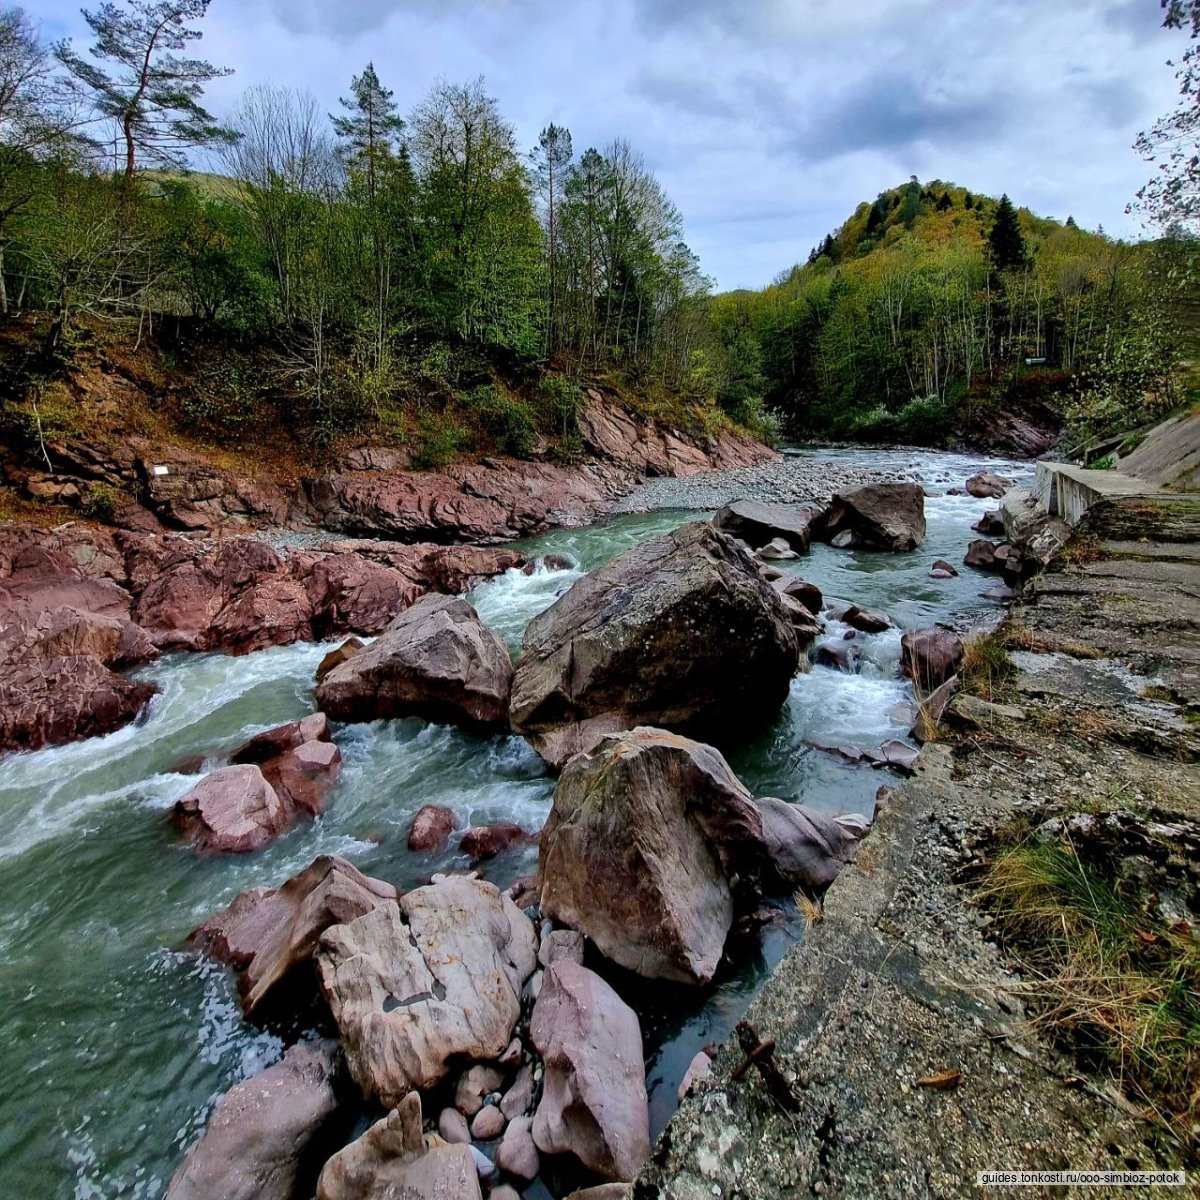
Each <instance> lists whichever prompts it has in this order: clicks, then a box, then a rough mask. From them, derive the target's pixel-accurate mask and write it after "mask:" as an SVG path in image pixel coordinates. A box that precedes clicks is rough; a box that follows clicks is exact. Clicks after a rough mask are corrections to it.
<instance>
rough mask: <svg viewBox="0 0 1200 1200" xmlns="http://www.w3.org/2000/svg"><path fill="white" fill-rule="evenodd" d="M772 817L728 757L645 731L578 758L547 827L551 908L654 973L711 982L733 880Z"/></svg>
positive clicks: (544, 855) (543, 884) (542, 871)
mask: <svg viewBox="0 0 1200 1200" xmlns="http://www.w3.org/2000/svg"><path fill="white" fill-rule="evenodd" d="M761 845H762V821H761V817H760V816H759V812H758V809H757V808H756V807H755V805H754V801H753V799H752V797H751V796H750V793H749V792H748V791H747V790H746V789H745V788H744V787H743V786H742V784H741V783H740V782H739V781H738V779H737V777H736V776H735V775H734V774H733V772H732V771H731V770H730V769H729V766H728V764H727V763H726V762H725V759H724V758H723V757H722V756H721V754H720V753H719V752H718V751H716V750H714V749H713V748H712V747H711V746H705V745H702V744H701V743H699V742H694V741H691V740H689V739H688V738H684V737H680V736H679V735H677V734H672V733H668V732H666V731H664V730H659V729H644V728H640V729H635V730H633V731H632V732H629V733H623V734H617V735H614V736H612V737H609V738H606V739H605V740H604V741H603V742H602V743H601V744H600V745H599V747H597V749H596V750H594V751H593V752H592V753H591V754H587V755H580V756H578V757H577V758H575V759H573V760H572V761H571V762H570V763H568V765H567V767H566V769H565V770H564V771H563V774H562V778H561V779H560V780H559V783H558V787H557V789H556V790H555V793H554V806H553V808H552V809H551V812H550V816H549V818H548V819H547V821H546V825H545V828H544V829H543V831H542V839H541V847H540V860H539V866H538V879H539V884H540V888H541V907H542V913H543V914H544V915H545V916H547V917H550V918H552V919H553V920H555V921H558V922H560V923H561V924H564V925H567V926H570V927H571V928H573V929H576V930H578V931H580V932H581V933H583V934H584V935H585V936H586V937H587V938H588V939H589V940H590V941H592V942H593V943H594V944H595V945H596V947H597V949H599V950H600V952H601V953H602V954H604V955H605V956H606V957H607V958H610V959H612V960H613V961H614V962H616V963H619V964H620V965H621V966H623V967H626V968H627V969H629V970H631V971H635V972H637V973H638V974H639V975H643V976H645V977H646V978H649V979H670V980H675V981H678V982H681V983H690V984H703V983H707V982H708V981H709V980H710V979H711V978H712V976H713V973H714V972H715V971H716V968H717V965H718V963H719V962H720V960H721V954H722V952H723V950H724V947H725V938H726V935H727V934H728V932H729V928H730V926H731V924H732V922H733V912H734V903H733V894H732V889H731V878H732V877H733V876H735V875H736V874H737V869H738V865H739V863H740V860H741V858H742V857H743V856H749V855H751V854H752V853H753V852H754V851H757V850H759V849H761Z"/></svg>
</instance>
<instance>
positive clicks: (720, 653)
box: [511, 522, 800, 766]
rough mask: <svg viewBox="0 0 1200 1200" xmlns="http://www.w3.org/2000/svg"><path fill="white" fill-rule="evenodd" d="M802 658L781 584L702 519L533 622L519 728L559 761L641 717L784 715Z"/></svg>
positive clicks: (700, 723)
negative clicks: (782, 709)
mask: <svg viewBox="0 0 1200 1200" xmlns="http://www.w3.org/2000/svg"><path fill="white" fill-rule="evenodd" d="M799 658H800V650H799V645H798V642H797V640H796V634H795V632H794V630H793V628H792V622H791V620H790V619H789V616H788V613H787V612H786V611H785V609H784V605H783V602H782V600H781V598H780V596H779V593H778V592H776V591H775V590H774V589H773V588H772V587H771V586H770V585H769V584H768V583H766V582H765V581H764V580H763V579H762V578H761V577H760V576H759V574H758V572H757V570H756V569H755V566H754V563H753V562H752V561H751V559H750V557H749V556H748V555H747V554H746V553H745V552H744V551H743V550H741V549H740V548H739V547H738V546H737V545H736V544H735V542H734V541H733V539H732V538H730V537H729V536H728V535H727V534H724V533H722V532H721V531H719V530H717V529H714V528H713V526H712V525H710V524H708V523H707V522H694V523H692V524H689V525H684V526H683V527H681V528H679V529H676V530H674V531H673V532H671V533H668V534H664V535H663V536H662V537H657V538H653V539H651V540H649V541H646V542H643V543H641V544H640V545H638V546H634V547H633V548H632V549H630V550H627V551H625V552H624V553H623V554H619V555H617V557H616V558H614V559H612V560H611V561H610V562H609V563H607V564H606V565H605V566H603V567H601V568H600V569H599V570H597V571H593V572H592V573H591V574H589V575H586V576H584V578H582V579H580V580H579V581H578V582H577V583H575V585H574V586H573V587H572V588H571V589H570V590H569V591H568V592H567V593H566V594H565V595H564V596H563V597H562V598H561V599H560V600H559V601H558V602H557V603H556V604H554V605H553V606H552V607H551V608H550V609H548V610H547V611H546V612H544V613H542V614H541V615H540V616H537V617H535V618H534V619H533V621H531V622H530V625H529V628H528V629H527V630H526V633H525V643H524V648H523V651H522V654H521V658H520V661H519V662H518V664H517V672H516V676H515V678H514V680H513V691H512V705H511V717H512V725H513V728H514V729H515V730H516V731H517V732H518V733H521V734H522V735H524V736H525V737H526V738H527V739H528V740H529V741H530V742H531V743H532V745H533V747H534V748H535V749H536V750H537V751H538V753H539V754H541V755H542V757H543V758H544V759H546V761H547V762H549V763H550V764H551V765H552V766H562V764H563V763H565V762H566V761H567V760H568V759H569V758H570V757H571V756H572V755H573V754H576V753H579V752H580V751H586V750H590V749H591V748H593V747H594V746H595V745H596V744H597V743H598V742H599V740H600V739H601V738H602V737H603V736H605V735H606V734H608V733H614V732H617V731H620V730H625V729H632V728H633V727H634V726H636V725H655V726H659V727H662V728H665V729H675V730H679V731H681V732H685V733H689V734H692V735H694V736H697V737H711V738H713V739H714V740H723V739H730V738H734V737H737V736H740V735H745V734H746V733H748V732H750V731H761V729H762V728H763V727H764V726H765V725H766V724H768V723H769V722H771V721H772V720H773V719H774V717H775V715H776V713H777V712H778V711H779V708H780V706H781V705H782V704H783V703H784V701H785V700H786V698H787V694H788V687H789V685H790V682H791V679H792V676H793V675H794V674H795V673H796V668H797V665H798V663H799Z"/></svg>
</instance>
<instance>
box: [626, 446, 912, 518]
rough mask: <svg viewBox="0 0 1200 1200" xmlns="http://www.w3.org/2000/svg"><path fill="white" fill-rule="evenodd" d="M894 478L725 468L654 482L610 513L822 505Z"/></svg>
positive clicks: (831, 466)
mask: <svg viewBox="0 0 1200 1200" xmlns="http://www.w3.org/2000/svg"><path fill="white" fill-rule="evenodd" d="M898 477H899V476H898V474H897V473H896V472H888V471H876V470H871V469H870V468H867V467H850V466H843V465H842V464H840V463H833V462H813V461H812V460H811V459H796V458H781V459H779V460H778V461H776V462H769V463H763V464H761V465H760V466H757V467H727V468H725V469H723V470H718V471H705V472H703V473H702V474H700V475H692V476H689V477H688V478H686V479H652V480H650V482H648V483H644V484H642V485H641V486H640V487H637V488H635V489H634V490H633V491H632V492H630V494H629V495H628V496H626V497H625V499H624V500H619V501H617V503H616V505H615V506H614V507H613V510H612V511H613V512H618V513H635V512H647V511H649V510H651V509H657V508H694V509H709V508H721V507H722V506H723V505H725V504H729V503H731V502H732V501H734V500H761V501H763V502H765V503H768V504H798V503H800V502H802V501H805V500H815V501H819V502H821V503H826V502H828V501H829V499H830V498H831V497H832V496H833V494H834V493H835V492H844V491H847V490H849V489H850V488H856V487H861V486H862V485H863V484H866V483H882V482H885V481H889V480H894V479H897V478H898Z"/></svg>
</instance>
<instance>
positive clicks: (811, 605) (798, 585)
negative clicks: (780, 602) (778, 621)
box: [776, 575, 825, 616]
mask: <svg viewBox="0 0 1200 1200" xmlns="http://www.w3.org/2000/svg"><path fill="white" fill-rule="evenodd" d="M776 587H777V589H778V590H779V591H781V592H782V593H783V594H784V595H785V596H790V597H791V598H792V599H793V600H797V601H799V602H800V603H801V604H803V605H804V607H805V608H807V609H808V611H809V612H810V613H812V614H813V616H817V615H818V614H819V613H820V612H821V609H822V608H823V607H824V604H825V598H824V597H823V596H822V595H821V589H820V588H819V587H817V585H816V584H815V583H809V582H808V580H807V579H797V578H796V577H795V576H793V575H785V576H784V577H783V579H782V580H781V581H780V582H779V583H778V584H777V585H776Z"/></svg>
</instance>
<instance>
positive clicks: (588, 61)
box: [24, 0, 1186, 289]
mask: <svg viewBox="0 0 1200 1200" xmlns="http://www.w3.org/2000/svg"><path fill="white" fill-rule="evenodd" d="M24 3H25V5H26V7H27V10H28V11H29V12H30V13H31V15H33V16H34V17H35V19H37V20H39V21H40V23H41V26H42V31H43V33H44V34H45V35H46V36H47V37H50V38H58V37H71V38H72V39H73V40H74V42H75V43H76V45H77V47H79V48H83V47H85V46H87V45H88V44H90V38H89V35H88V30H87V27H86V25H85V24H84V22H83V19H82V17H81V15H80V11H79V5H78V0H24ZM94 7H99V3H98V0H97V2H96V4H95V5H94ZM1160 22H1161V10H1160V8H1159V3H1158V0H1000V2H997V0H870V2H869V3H865V4H864V3H859V4H848V3H844V2H842V0H212V5H211V8H210V9H209V13H208V16H207V17H206V18H205V20H204V22H203V26H202V27H203V29H204V39H203V41H202V42H200V43H199V49H198V53H200V54H201V55H203V56H204V57H207V58H209V59H210V60H212V61H213V62H216V63H219V64H221V65H223V66H229V67H233V68H234V70H235V74H234V75H233V76H232V77H230V78H227V79H222V80H219V81H217V82H215V83H214V84H213V85H212V86H211V87H210V90H209V92H208V106H209V107H210V109H212V111H213V112H215V113H216V114H218V115H224V114H227V113H229V112H230V111H231V110H232V109H233V107H234V106H235V105H236V104H237V101H238V98H239V96H240V95H241V93H242V91H243V89H245V88H246V87H248V86H252V85H254V84H261V83H273V84H279V85H285V86H289V87H295V88H300V89H307V90H310V91H312V92H313V93H314V94H315V95H316V97H317V99H318V100H319V101H320V103H321V105H322V106H323V107H324V108H325V109H326V110H328V111H330V112H333V111H336V110H337V101H338V97H339V96H342V95H345V94H347V92H348V88H349V82H350V79H351V77H352V76H353V75H354V74H356V73H357V72H358V71H360V70H361V69H362V67H363V66H364V65H365V64H366V63H367V62H368V61H372V62H373V63H374V65H375V69H376V71H377V72H378V74H379V75H380V77H381V79H382V80H383V82H384V84H385V85H386V86H387V87H389V88H391V89H392V90H393V91H394V92H395V96H396V100H397V102H398V104H399V105H400V107H401V110H402V111H407V110H409V109H411V108H412V107H414V106H415V105H416V104H417V102H418V101H419V100H420V99H421V97H422V96H423V95H424V94H425V92H426V91H427V90H428V89H429V87H430V86H431V85H432V84H433V83H434V81H435V80H436V79H437V78H439V77H444V78H446V79H448V80H450V81H453V82H462V81H466V80H470V79H473V78H475V77H476V76H478V75H483V76H484V77H485V80H486V83H487V86H488V89H489V91H490V92H491V93H492V94H493V95H495V96H496V98H497V99H498V101H499V103H500V107H501V111H502V112H503V114H504V115H505V117H506V118H507V119H508V120H509V121H511V122H512V123H513V124H514V126H515V127H516V130H517V135H518V138H519V140H520V142H521V144H522V145H523V146H525V147H528V146H531V145H532V144H533V143H534V142H535V141H536V138H537V134H538V131H539V130H540V129H541V128H542V127H543V126H545V125H546V124H547V123H548V122H549V121H551V120H553V121H554V122H556V123H558V124H560V125H565V126H567V127H568V128H569V129H570V131H571V133H572V136H573V140H574V145H575V149H576V153H577V154H579V153H582V151H583V150H585V149H586V148H587V147H588V146H592V145H594V146H597V147H601V148H602V147H603V146H604V145H605V143H607V142H609V141H610V140H611V139H613V138H616V137H624V138H627V139H628V140H629V141H630V142H631V143H632V144H633V145H634V147H635V148H636V149H637V150H638V151H640V152H641V154H642V155H643V157H644V158H645V161H646V163H647V165H648V166H649V167H650V168H651V169H652V170H653V171H654V172H655V173H656V174H657V176H658V177H659V179H660V180H661V181H662V183H663V185H664V187H665V188H666V191H667V193H668V195H670V197H671V198H672V199H673V200H674V201H675V203H676V204H677V205H678V207H679V208H680V210H681V211H682V213H683V216H684V223H685V229H686V234H687V240H688V242H689V244H690V245H691V247H692V249H693V250H695V251H696V252H697V253H698V254H699V255H700V259H701V263H702V265H703V267H704V270H705V271H706V273H707V274H709V275H710V276H711V277H712V278H713V279H714V281H715V283H716V285H717V286H718V287H720V288H722V289H727V288H736V287H761V286H763V285H764V284H766V283H769V282H770V281H771V280H772V279H773V278H775V277H776V276H777V275H779V274H780V273H781V272H783V271H785V270H786V269H787V268H789V267H790V266H791V265H792V264H793V263H795V262H798V261H803V260H804V259H805V258H807V256H808V253H809V250H810V249H811V248H812V247H813V246H814V245H815V244H816V243H817V242H819V241H820V240H821V238H822V237H823V236H824V235H825V234H826V233H828V232H830V231H832V230H834V229H836V228H837V226H838V225H840V224H841V223H842V222H843V221H844V220H845V219H846V218H847V217H848V216H849V215H850V214H851V213H852V212H853V210H854V208H855V206H856V205H857V204H858V203H859V202H860V201H862V200H870V199H874V197H875V196H876V195H877V194H878V193H879V192H880V191H883V190H884V189H886V188H889V187H894V186H896V185H897V184H899V183H902V182H904V181H906V180H907V179H908V178H909V176H911V175H916V176H918V177H919V178H920V179H921V180H922V181H926V180H931V179H942V180H947V181H952V182H955V183H958V184H961V185H963V186H964V187H967V188H970V189H971V190H972V191H976V192H981V193H987V194H991V195H999V194H1000V193H1001V192H1005V191H1006V192H1008V193H1009V195H1010V196H1011V197H1012V198H1013V200H1014V201H1015V202H1016V203H1018V204H1021V205H1024V206H1027V207H1029V208H1031V209H1033V210H1034V211H1035V212H1037V213H1039V214H1042V215H1045V216H1052V217H1057V218H1059V219H1065V218H1066V217H1067V216H1068V215H1073V216H1074V217H1075V220H1076V221H1077V222H1078V223H1079V224H1080V225H1083V226H1086V227H1089V228H1095V227H1096V226H1098V225H1103V226H1104V228H1105V230H1107V231H1108V232H1109V233H1111V234H1114V235H1119V236H1125V237H1136V236H1138V234H1139V232H1140V225H1139V222H1138V220H1137V219H1136V218H1135V217H1130V216H1127V215H1126V213H1125V208H1126V205H1127V204H1128V203H1129V201H1130V200H1131V199H1132V198H1133V195H1134V193H1135V192H1136V191H1137V189H1138V187H1140V186H1141V184H1142V183H1144V182H1145V181H1146V179H1147V178H1148V177H1149V175H1150V173H1151V169H1150V168H1149V167H1148V166H1147V165H1146V164H1145V163H1144V162H1143V161H1142V160H1141V159H1140V158H1139V157H1138V155H1137V154H1136V153H1135V151H1134V150H1133V149H1132V144H1133V141H1134V139H1135V138H1136V136H1137V134H1138V132H1139V131H1140V130H1142V129H1145V128H1146V127H1147V126H1148V125H1150V124H1152V123H1153V121H1154V120H1155V119H1156V118H1157V117H1158V116H1160V115H1161V114H1163V113H1165V112H1167V111H1169V110H1170V109H1171V108H1172V107H1173V105H1174V102H1175V99H1176V94H1177V93H1176V86H1175V80H1174V76H1173V71H1172V69H1171V68H1170V67H1169V66H1168V65H1166V63H1167V60H1168V59H1169V58H1172V57H1177V56H1178V55H1179V54H1181V53H1182V50H1183V48H1184V46H1185V45H1186V37H1185V35H1184V34H1182V33H1179V32H1177V31H1171V30H1164V29H1162V28H1161V25H1160Z"/></svg>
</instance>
